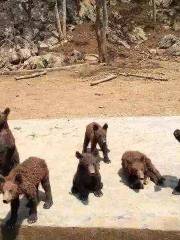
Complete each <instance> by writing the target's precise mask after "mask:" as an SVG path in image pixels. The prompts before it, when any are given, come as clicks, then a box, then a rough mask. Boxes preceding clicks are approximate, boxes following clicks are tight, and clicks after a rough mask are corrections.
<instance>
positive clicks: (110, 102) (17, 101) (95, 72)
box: [0, 59, 180, 119]
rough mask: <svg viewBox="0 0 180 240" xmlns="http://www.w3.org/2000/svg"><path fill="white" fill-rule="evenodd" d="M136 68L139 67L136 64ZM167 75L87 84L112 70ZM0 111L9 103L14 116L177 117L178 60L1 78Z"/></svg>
mask: <svg viewBox="0 0 180 240" xmlns="http://www.w3.org/2000/svg"><path fill="white" fill-rule="evenodd" d="M139 66H140V65H139ZM114 71H115V72H118V71H120V72H124V71H125V72H132V73H139V74H150V75H158V76H163V77H167V78H168V81H167V82H162V81H156V80H154V81H153V80H144V79H140V78H137V77H123V76H119V77H118V78H117V79H114V80H112V81H110V82H106V83H102V84H100V85H97V86H93V87H92V86H90V81H92V80H93V79H100V78H102V77H103V76H104V75H107V74H109V73H110V72H114ZM0 93H1V97H0V109H4V108H5V106H9V107H10V108H11V109H12V114H11V118H13V119H32V118H60V117H83V116H104V117H106V116H148V115H156V116H161V115H162V116H164V115H167V116H172V115H180V62H178V59H176V61H174V60H169V61H159V60H146V61H145V62H143V64H142V63H141V67H139V68H137V64H135V67H134V68H133V66H131V67H130V66H125V67H123V68H118V69H116V70H113V67H111V68H110V67H109V68H107V67H97V66H91V67H89V66H88V67H87V66H84V67H80V68H77V70H72V71H59V72H51V73H48V75H47V76H42V77H38V78H34V79H28V80H20V81H16V80H15V79H14V76H6V77H5V76H0Z"/></svg>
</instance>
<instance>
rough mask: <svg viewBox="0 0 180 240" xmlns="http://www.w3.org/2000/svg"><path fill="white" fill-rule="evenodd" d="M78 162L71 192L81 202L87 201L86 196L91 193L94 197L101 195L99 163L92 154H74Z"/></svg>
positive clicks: (101, 185)
mask: <svg viewBox="0 0 180 240" xmlns="http://www.w3.org/2000/svg"><path fill="white" fill-rule="evenodd" d="M76 158H77V159H78V160H79V164H78V168H77V172H76V174H75V176H74V179H73V186H72V189H71V192H72V193H73V194H77V195H78V196H79V198H80V200H82V201H87V200H88V195H89V193H90V192H93V193H94V195H95V196H96V197H101V196H102V195H103V193H102V191H101V189H102V187H103V184H102V182H101V175H100V173H99V161H98V159H97V158H96V156H95V155H94V154H92V153H83V154H81V153H79V152H76Z"/></svg>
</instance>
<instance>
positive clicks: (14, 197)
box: [0, 157, 53, 225]
mask: <svg viewBox="0 0 180 240" xmlns="http://www.w3.org/2000/svg"><path fill="white" fill-rule="evenodd" d="M0 182H1V188H2V192H3V202H4V203H11V217H10V219H9V221H8V223H7V224H8V225H14V224H15V223H16V221H17V211H18V208H19V195H22V194H23V195H25V196H26V197H27V199H28V200H29V208H30V211H29V218H28V223H34V222H36V221H37V203H38V186H39V184H40V183H41V185H42V187H43V189H44V190H45V195H46V199H45V203H44V206H43V207H44V208H45V209H48V208H50V207H51V206H52V204H53V201H52V194H51V186H50V182H49V171H48V167H47V165H46V162H45V160H43V159H40V158H36V157H30V158H28V159H27V160H25V161H24V162H23V163H21V164H19V165H17V166H16V167H15V168H14V169H12V170H11V172H10V173H9V175H8V176H6V177H3V176H2V175H1V176H0Z"/></svg>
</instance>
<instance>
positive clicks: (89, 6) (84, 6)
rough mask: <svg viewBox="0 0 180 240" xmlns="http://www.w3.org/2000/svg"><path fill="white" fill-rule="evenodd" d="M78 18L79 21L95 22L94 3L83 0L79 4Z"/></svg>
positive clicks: (90, 0) (91, 0)
mask: <svg viewBox="0 0 180 240" xmlns="http://www.w3.org/2000/svg"><path fill="white" fill-rule="evenodd" d="M79 16H80V18H81V20H87V19H88V20H91V21H93V22H95V20H96V14H95V1H93V0H84V1H81V2H80V11H79Z"/></svg>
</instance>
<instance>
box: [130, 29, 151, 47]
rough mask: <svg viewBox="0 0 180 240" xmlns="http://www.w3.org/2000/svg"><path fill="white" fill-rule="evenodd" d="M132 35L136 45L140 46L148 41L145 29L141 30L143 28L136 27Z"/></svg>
mask: <svg viewBox="0 0 180 240" xmlns="http://www.w3.org/2000/svg"><path fill="white" fill-rule="evenodd" d="M132 35H133V37H134V41H135V43H138V44H140V43H142V42H144V41H146V40H147V39H148V38H147V36H146V33H145V32H144V30H143V28H141V27H135V28H134V30H133V31H132ZM131 40H132V39H131Z"/></svg>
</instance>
